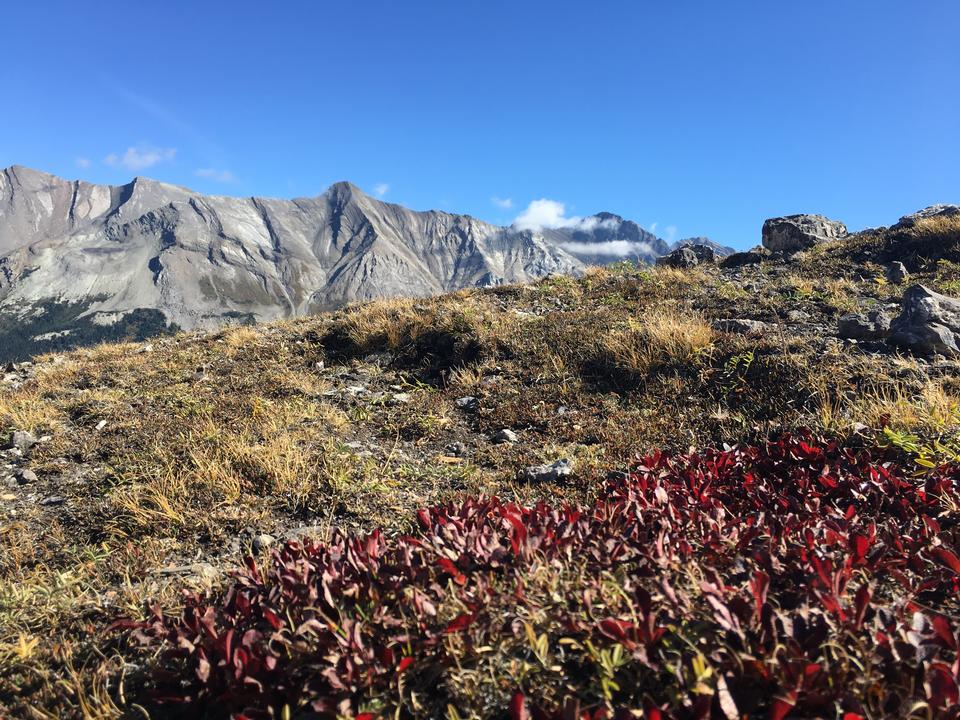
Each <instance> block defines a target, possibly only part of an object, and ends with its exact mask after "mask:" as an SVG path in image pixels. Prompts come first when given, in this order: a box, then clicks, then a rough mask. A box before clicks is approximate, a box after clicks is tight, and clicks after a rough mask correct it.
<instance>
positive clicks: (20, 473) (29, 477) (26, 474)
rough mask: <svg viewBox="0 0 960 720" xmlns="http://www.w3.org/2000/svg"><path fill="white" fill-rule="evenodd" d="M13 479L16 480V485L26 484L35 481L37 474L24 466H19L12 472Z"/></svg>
mask: <svg viewBox="0 0 960 720" xmlns="http://www.w3.org/2000/svg"><path fill="white" fill-rule="evenodd" d="M13 478H14V480H16V481H17V484H18V485H27V484H29V483H34V482H36V481H37V479H38V478H37V474H36V473H35V472H34V471H33V470H27V469H26V468H21V469H20V470H17V471H15V472H14V473H13Z"/></svg>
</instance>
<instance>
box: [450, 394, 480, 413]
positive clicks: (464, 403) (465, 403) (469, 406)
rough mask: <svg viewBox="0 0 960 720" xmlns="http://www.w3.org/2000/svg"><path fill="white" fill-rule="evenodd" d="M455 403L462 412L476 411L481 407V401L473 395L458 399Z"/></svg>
mask: <svg viewBox="0 0 960 720" xmlns="http://www.w3.org/2000/svg"><path fill="white" fill-rule="evenodd" d="M455 402H456V405H457V407H458V408H460V409H461V410H476V409H477V408H478V407H480V401H479V400H477V399H476V398H475V397H473V396H472V395H468V396H466V397H462V398H457V399H456V401H455Z"/></svg>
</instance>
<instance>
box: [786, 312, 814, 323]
mask: <svg viewBox="0 0 960 720" xmlns="http://www.w3.org/2000/svg"><path fill="white" fill-rule="evenodd" d="M809 319H810V313H805V312H804V311H803V310H791V311H790V312H788V313H787V322H792V323H803V322H806V321H807V320H809Z"/></svg>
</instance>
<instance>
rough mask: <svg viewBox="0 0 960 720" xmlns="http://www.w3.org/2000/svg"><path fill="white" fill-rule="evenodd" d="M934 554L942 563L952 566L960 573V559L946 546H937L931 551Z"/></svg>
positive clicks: (951, 567)
mask: <svg viewBox="0 0 960 720" xmlns="http://www.w3.org/2000/svg"><path fill="white" fill-rule="evenodd" d="M930 552H931V553H932V554H933V556H934V557H935V558H936V559H937V560H939V561H940V564H941V565H944V566H945V567H948V568H950V569H951V570H953V571H954V572H955V573H957V574H958V575H960V559H958V558H957V556H956V555H954V554H953V553H952V552H950V551H949V550H947V549H946V548H945V547H935V548H934V549H933V550H931V551H930Z"/></svg>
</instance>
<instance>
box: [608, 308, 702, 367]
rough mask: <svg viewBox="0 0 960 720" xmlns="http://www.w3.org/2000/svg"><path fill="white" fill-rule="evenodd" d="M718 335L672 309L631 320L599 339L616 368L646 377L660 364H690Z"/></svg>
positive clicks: (693, 316)
mask: <svg viewBox="0 0 960 720" xmlns="http://www.w3.org/2000/svg"><path fill="white" fill-rule="evenodd" d="M714 338H715V333H714V331H713V330H712V329H711V327H710V325H708V324H707V323H706V322H705V321H704V319H703V318H702V317H700V316H699V315H697V314H695V313H691V312H685V311H679V310H676V309H672V308H665V309H656V310H650V311H648V314H647V316H646V317H644V318H643V319H634V318H630V319H629V320H628V321H627V323H626V325H625V326H622V327H615V328H613V329H611V330H609V331H608V332H607V333H605V334H604V335H603V337H602V338H601V340H600V345H601V348H602V352H603V353H604V354H605V355H606V356H607V357H609V358H610V359H611V360H612V361H613V363H614V364H615V365H617V366H618V367H620V368H623V369H625V370H627V371H629V372H631V373H635V374H644V373H646V372H649V371H650V370H651V369H652V368H654V367H656V366H658V365H679V364H684V363H689V362H691V361H692V360H693V359H694V358H695V357H696V356H697V355H698V354H700V353H702V352H703V351H705V350H706V349H708V348H709V347H710V346H711V345H712V343H713V341H714Z"/></svg>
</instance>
